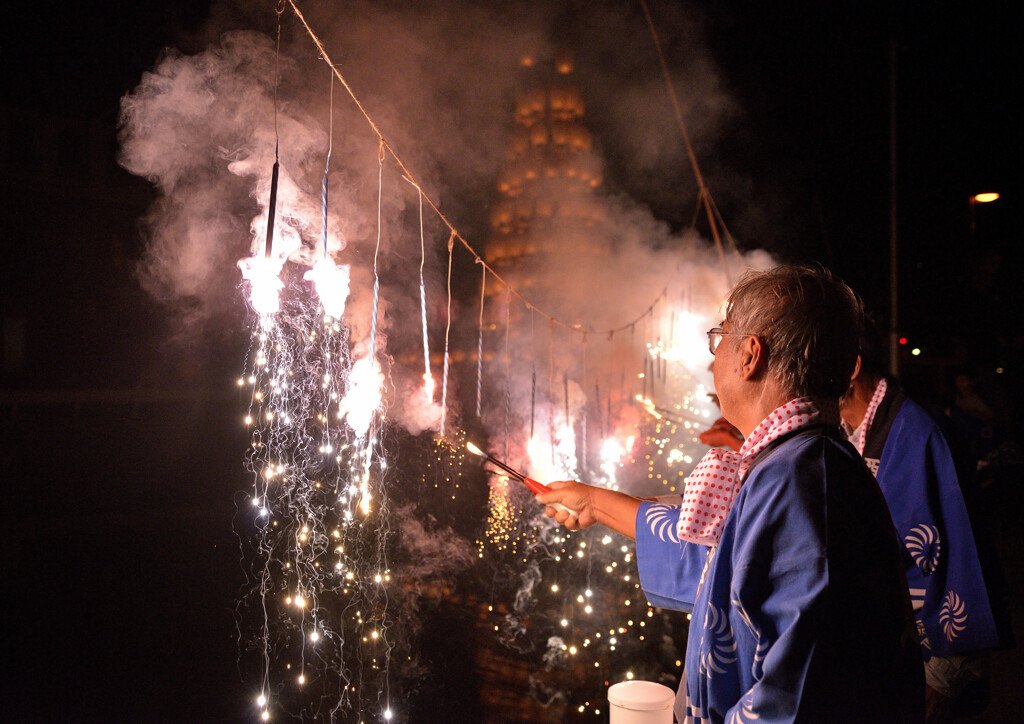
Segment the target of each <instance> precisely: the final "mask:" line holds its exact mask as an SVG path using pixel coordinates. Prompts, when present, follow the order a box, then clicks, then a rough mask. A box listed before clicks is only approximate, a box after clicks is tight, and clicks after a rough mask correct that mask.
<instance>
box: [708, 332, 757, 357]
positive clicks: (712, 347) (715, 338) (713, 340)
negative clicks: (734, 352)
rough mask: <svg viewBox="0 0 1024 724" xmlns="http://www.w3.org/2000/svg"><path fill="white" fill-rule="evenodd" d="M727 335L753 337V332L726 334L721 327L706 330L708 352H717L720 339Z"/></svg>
mask: <svg viewBox="0 0 1024 724" xmlns="http://www.w3.org/2000/svg"><path fill="white" fill-rule="evenodd" d="M727 334H736V335H739V336H741V337H750V336H753V332H726V331H725V330H724V329H722V328H721V327H715V328H714V329H709V330H708V351H709V352H711V354H714V353H715V352H717V351H718V345H720V344H721V343H722V337H724V336H725V335H727Z"/></svg>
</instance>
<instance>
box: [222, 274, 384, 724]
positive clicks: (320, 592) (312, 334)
mask: <svg viewBox="0 0 1024 724" xmlns="http://www.w3.org/2000/svg"><path fill="white" fill-rule="evenodd" d="M243 262H251V263H247V264H242V263H240V266H241V267H242V269H243V273H245V272H246V270H247V269H248V270H249V271H250V272H251V273H250V274H249V275H248V276H246V279H247V280H249V281H250V284H251V292H252V293H251V295H250V303H251V305H252V310H253V312H254V313H255V317H256V320H255V322H254V324H253V332H252V345H251V347H250V351H249V354H248V359H247V362H246V366H247V369H246V372H245V374H244V375H242V376H241V377H240V378H239V382H240V384H239V388H240V389H241V390H243V391H248V394H249V407H248V410H247V412H246V415H245V423H246V425H247V426H248V427H249V430H250V433H251V441H252V443H251V445H250V447H249V453H248V459H247V467H248V469H249V470H250V471H251V473H252V474H253V488H252V491H251V495H250V499H251V501H252V508H253V513H252V514H251V518H250V520H251V523H250V527H249V530H248V532H247V533H246V537H247V539H248V541H249V543H248V544H247V548H248V550H249V551H250V558H251V574H250V580H252V581H253V582H254V585H253V587H252V589H251V591H250V593H249V594H248V596H247V597H246V598H245V599H244V600H243V602H242V605H241V607H240V611H241V612H242V613H243V614H245V613H246V612H250V613H249V615H243V623H252V628H250V629H249V634H248V635H250V636H251V640H250V641H243V644H244V646H243V649H245V650H250V651H253V652H255V653H257V654H258V655H257V656H256V663H255V666H256V667H257V668H258V669H259V670H260V680H261V682H262V685H261V687H260V693H259V695H258V697H256V705H257V708H258V711H259V715H260V718H261V719H263V720H268V719H270V717H271V712H272V711H275V710H277V709H278V708H282V710H286V709H287V707H286V705H285V701H284V699H282V697H286V694H287V691H288V690H289V689H288V687H289V686H294V687H300V688H301V689H302V690H303V692H304V696H305V697H309V699H308V701H309V702H311V703H309V704H304V705H303V706H304V707H307V706H312V710H313V711H316V710H318V709H320V708H321V707H323V709H322V711H323V712H328V711H344V710H346V709H354V710H359V709H361V708H363V707H364V706H366V703H367V702H368V701H371V700H375V697H376V693H375V691H386V690H387V689H388V688H389V677H390V674H389V669H390V652H391V650H392V648H393V646H394V642H393V641H392V640H391V638H390V635H389V634H388V633H387V632H388V630H389V627H390V622H389V618H388V611H387V600H388V599H387V595H388V593H387V588H388V585H389V582H390V575H389V570H388V568H387V563H386V561H385V560H384V558H383V551H384V550H385V546H384V540H385V535H386V527H385V526H384V525H382V523H381V521H379V520H378V518H377V517H374V516H371V515H369V513H370V512H371V510H372V509H373V507H375V506H379V505H380V504H381V503H380V501H382V500H384V480H385V477H386V475H387V464H386V460H385V459H384V457H383V453H382V451H381V450H380V448H379V444H378V436H377V433H376V429H377V426H378V425H379V424H380V420H381V418H382V417H383V412H382V410H381V385H382V383H383V375H382V374H381V373H380V371H379V369H378V368H377V366H376V365H375V364H373V363H372V362H371V360H369V359H365V358H364V359H362V360H360V361H358V362H356V364H355V365H353V364H352V362H351V357H350V353H349V331H348V329H347V327H346V326H345V325H344V324H343V323H342V322H341V318H340V313H341V312H342V311H343V309H344V302H345V299H344V296H346V295H347V291H348V289H347V283H348V269H347V268H345V267H336V266H334V265H333V263H331V262H329V261H324V262H322V263H323V264H328V265H330V266H320V267H319V268H314V270H312V271H310V272H308V273H307V274H306V275H304V278H301V279H300V278H299V272H298V270H297V269H295V268H293V267H294V265H289V266H287V267H285V268H284V269H283V270H281V268H280V267H279V266H278V267H277V270H278V272H280V273H281V276H280V277H278V276H273V277H272V279H271V277H270V274H269V270H268V269H266V268H263V266H262V264H261V263H260V260H256V259H252V260H243ZM268 264H269V262H268ZM263 271H266V272H267V275H266V276H260V272H263ZM282 279H284V281H282ZM309 280H312V281H313V284H314V285H316V289H312V288H311V287H312V285H310V284H309ZM264 282H266V283H267V284H266V286H260V285H261V284H263V283H264ZM285 282H287V283H285ZM258 289H259V290H260V293H257V290H258ZM271 291H273V294H271V293H270V292H271ZM263 292H266V294H265V295H264V294H263ZM314 292H316V293H314ZM272 297H273V298H272ZM275 300H276V306H275ZM257 305H259V306H257ZM328 307H330V310H328ZM374 501H376V502H375V503H374ZM371 503H374V504H371ZM362 610H367V611H370V610H372V611H374V616H373V617H372V619H365V618H364V617H362V615H361V614H359V613H353V612H358V611H362ZM371 631H372V633H371ZM362 632H365V635H366V636H367V637H370V636H372V639H371V640H372V641H374V642H377V643H378V646H379V647H378V648H377V649H376V653H375V654H374V655H373V656H372V657H370V658H369V659H368V660H365V661H364V660H362V659H358V660H357V662H356V663H353V662H352V658H351V657H352V656H353V655H354V653H355V652H354V651H350V650H347V649H346V648H345V647H344V646H343V642H344V641H345V640H346V639H349V638H351V637H352V636H353V635H356V634H358V635H359V636H362V635H364V634H363V633H362ZM292 633H294V634H295V635H294V636H293V635H292ZM243 635H244V634H243ZM353 667H355V668H353ZM311 669H315V670H317V672H318V675H317V676H316V677H315V678H312V677H310V676H309V672H310V670H311ZM289 671H294V672H298V673H297V674H292V675H291V676H289V675H288V674H287V672H289ZM356 671H358V673H359V680H360V681H361V682H362V685H361V686H360V687H358V688H357V687H355V686H354V685H353V678H352V677H353V673H354V672H356ZM287 682H291V683H290V684H289V683H287ZM282 687H284V688H282ZM271 692H275V693H274V694H273V698H272V697H271ZM364 697H365V698H364Z"/></svg>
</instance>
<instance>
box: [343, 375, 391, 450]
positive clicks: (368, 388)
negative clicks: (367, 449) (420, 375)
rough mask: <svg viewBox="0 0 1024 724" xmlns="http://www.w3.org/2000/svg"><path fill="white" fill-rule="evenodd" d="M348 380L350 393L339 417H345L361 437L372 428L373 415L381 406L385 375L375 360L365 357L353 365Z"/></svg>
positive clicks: (346, 396) (345, 399) (344, 401)
mask: <svg viewBox="0 0 1024 724" xmlns="http://www.w3.org/2000/svg"><path fill="white" fill-rule="evenodd" d="M348 381H349V389H348V393H347V394H346V395H345V398H344V399H343V400H342V401H341V405H340V407H339V408H338V417H340V418H345V419H346V420H347V422H348V424H349V427H351V428H352V430H353V432H355V433H356V435H358V436H360V437H361V436H363V435H365V434H366V432H367V430H369V429H370V423H371V422H372V421H373V416H374V414H375V413H376V412H377V411H378V410H379V409H380V407H381V399H382V397H381V395H382V392H381V387H382V385H383V382H384V376H383V375H382V374H381V371H380V368H379V367H378V366H377V364H376V362H375V361H374V360H372V359H370V358H369V357H363V358H362V359H361V360H358V361H357V362H356V363H355V364H354V365H352V372H351V373H350V374H349V378H348Z"/></svg>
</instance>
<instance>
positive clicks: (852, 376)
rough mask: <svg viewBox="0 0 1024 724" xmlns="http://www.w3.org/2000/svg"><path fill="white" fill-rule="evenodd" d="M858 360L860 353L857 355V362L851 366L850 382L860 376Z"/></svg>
mask: <svg viewBox="0 0 1024 724" xmlns="http://www.w3.org/2000/svg"><path fill="white" fill-rule="evenodd" d="M860 361H861V360H860V355H857V364H855V365H854V366H853V374H852V375H850V381H851V382H853V381H854V380H855V379H857V378H858V377H860Z"/></svg>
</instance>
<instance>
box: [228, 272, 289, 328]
mask: <svg viewBox="0 0 1024 724" xmlns="http://www.w3.org/2000/svg"><path fill="white" fill-rule="evenodd" d="M283 266H284V257H280V256H278V257H271V258H270V259H267V258H265V257H262V256H251V257H247V258H245V259H239V260H238V268H239V269H241V270H242V278H243V279H245V280H246V281H247V282H249V304H250V305H252V308H253V310H255V311H256V313H257V314H259V315H260V320H261V321H263V320H268V319H269V318H270V316H271V315H274V314H277V312H279V311H280V310H281V289H282V288H284V282H282V281H281V278H280V274H281V267H283Z"/></svg>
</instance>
